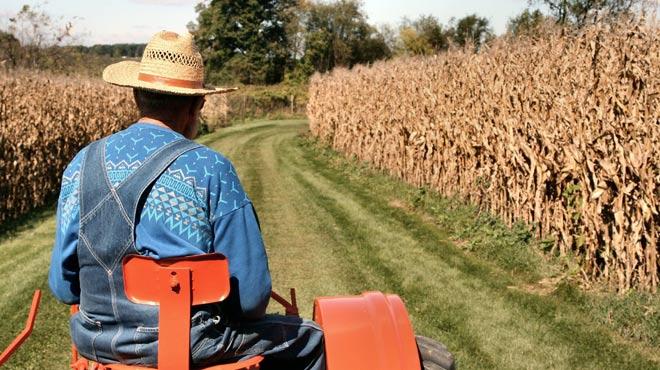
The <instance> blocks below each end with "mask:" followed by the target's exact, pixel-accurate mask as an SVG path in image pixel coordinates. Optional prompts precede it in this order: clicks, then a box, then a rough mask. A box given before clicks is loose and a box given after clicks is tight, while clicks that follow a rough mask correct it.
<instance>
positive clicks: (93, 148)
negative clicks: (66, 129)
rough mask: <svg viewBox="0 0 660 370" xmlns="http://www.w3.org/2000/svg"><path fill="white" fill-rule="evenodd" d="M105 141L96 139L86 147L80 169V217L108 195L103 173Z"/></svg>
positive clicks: (108, 190) (94, 207)
mask: <svg viewBox="0 0 660 370" xmlns="http://www.w3.org/2000/svg"><path fill="white" fill-rule="evenodd" d="M105 142H106V139H101V140H97V141H95V142H93V143H91V144H89V146H88V147H87V153H85V156H84V157H83V161H82V166H81V171H80V219H81V220H83V219H84V218H86V217H87V216H88V215H89V214H90V213H92V211H93V210H94V209H96V208H97V206H98V205H99V204H100V203H101V202H102V201H103V200H104V199H105V198H106V197H108V196H109V195H110V189H111V188H110V184H109V181H107V180H106V178H107V176H106V174H105Z"/></svg>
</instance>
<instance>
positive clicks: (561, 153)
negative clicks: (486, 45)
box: [308, 24, 660, 291]
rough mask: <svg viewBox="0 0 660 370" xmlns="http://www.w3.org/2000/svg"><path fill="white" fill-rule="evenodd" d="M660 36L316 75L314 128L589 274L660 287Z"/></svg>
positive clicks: (569, 41)
mask: <svg viewBox="0 0 660 370" xmlns="http://www.w3.org/2000/svg"><path fill="white" fill-rule="evenodd" d="M659 35H660V33H659V32H658V29H657V28H654V27H651V26H646V25H638V24H621V25H617V26H615V27H612V28H609V27H606V26H603V25H596V26H593V27H591V28H588V29H586V30H584V31H583V32H581V33H580V34H568V35H567V34H564V33H562V32H560V31H557V32H551V33H550V34H549V35H548V37H547V38H544V39H541V40H538V39H536V40H535V39H519V40H499V41H498V42H496V43H495V44H494V45H493V46H491V47H490V49H488V50H485V51H482V52H481V53H478V54H475V53H472V52H469V51H462V50H454V51H450V52H448V53H446V54H444V55H441V56H434V57H424V58H403V59H396V60H392V61H387V62H381V63H376V64H375V65H373V66H371V67H356V68H354V69H353V70H351V71H349V70H345V69H337V70H335V71H334V72H333V73H331V74H328V75H316V76H315V77H314V78H313V79H312V82H311V86H310V93H309V104H308V115H309V118H310V126H311V130H312V132H313V134H314V135H315V136H317V137H318V138H320V139H321V140H323V141H324V142H326V143H329V144H331V145H332V146H333V147H334V148H335V149H337V150H339V151H341V152H344V153H346V154H350V155H355V156H357V157H358V158H360V159H362V160H365V161H369V162H371V163H372V164H373V165H374V166H376V167H378V168H381V169H386V170H388V171H389V172H391V173H392V174H394V175H396V176H399V177H401V178H403V179H405V180H406V181H408V182H410V183H412V184H415V185H430V186H432V187H434V188H435V189H437V190H438V191H440V192H441V193H443V194H446V195H458V196H460V197H462V198H463V199H465V200H468V201H470V202H473V203H476V204H478V205H480V206H481V207H483V208H485V209H488V210H490V211H492V212H494V213H496V214H498V215H500V216H501V217H502V218H503V219H504V220H505V221H506V222H507V223H509V224H511V223H513V222H514V221H516V220H522V221H525V222H527V223H529V224H531V225H534V226H535V229H536V231H537V233H538V236H539V237H541V238H553V239H554V240H555V241H556V242H555V248H556V251H558V252H559V253H561V254H564V255H566V254H571V255H573V256H575V258H577V259H579V262H580V263H581V265H582V268H583V271H584V273H585V276H587V279H589V280H593V281H596V280H600V281H606V282H608V283H609V284H611V286H613V287H615V288H616V289H618V290H621V291H626V290H628V289H631V288H638V289H640V290H646V291H656V290H657V288H658V279H659V272H658V271H659V266H660V259H658V252H659V246H658V239H659V227H658V226H660V213H659V212H660V209H659V208H660V155H659V154H660V110H659V109H658V108H659V105H660V104H659V103H660V36H659Z"/></svg>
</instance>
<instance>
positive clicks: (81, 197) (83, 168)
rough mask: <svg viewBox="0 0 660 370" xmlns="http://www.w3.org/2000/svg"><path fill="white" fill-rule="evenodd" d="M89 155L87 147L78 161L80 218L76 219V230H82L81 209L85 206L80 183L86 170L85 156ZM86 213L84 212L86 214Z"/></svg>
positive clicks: (81, 183)
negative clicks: (79, 161)
mask: <svg viewBox="0 0 660 370" xmlns="http://www.w3.org/2000/svg"><path fill="white" fill-rule="evenodd" d="M88 155H89V149H87V152H85V155H84V156H83V158H82V161H81V163H80V181H78V194H79V196H78V199H79V202H80V219H79V220H78V230H82V228H81V226H82V220H83V214H82V213H83V211H84V210H85V208H84V207H83V193H82V185H83V179H84V178H85V176H83V175H84V173H85V172H87V171H85V165H86V163H87V156H88ZM86 215H87V214H85V216H86Z"/></svg>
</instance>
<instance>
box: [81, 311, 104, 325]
mask: <svg viewBox="0 0 660 370" xmlns="http://www.w3.org/2000/svg"><path fill="white" fill-rule="evenodd" d="M78 312H80V317H82V319H83V320H85V321H87V323H89V324H92V325H96V326H99V327H100V326H101V322H100V321H96V320H92V318H91V317H89V315H87V313H86V312H85V311H84V310H83V309H82V308H81V307H78Z"/></svg>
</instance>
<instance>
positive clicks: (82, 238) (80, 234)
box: [79, 232, 110, 272]
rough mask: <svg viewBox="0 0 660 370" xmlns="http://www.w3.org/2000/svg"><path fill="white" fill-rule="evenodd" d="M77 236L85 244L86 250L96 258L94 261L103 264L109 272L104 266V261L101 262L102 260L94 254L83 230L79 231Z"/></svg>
mask: <svg viewBox="0 0 660 370" xmlns="http://www.w3.org/2000/svg"><path fill="white" fill-rule="evenodd" d="M79 236H80V240H82V242H83V244H84V245H85V248H87V250H88V251H89V254H91V255H92V257H94V259H95V260H96V262H98V263H99V265H101V266H103V268H104V269H105V271H107V272H110V270H109V269H108V266H106V265H105V263H103V261H101V260H100V259H99V257H98V256H97V255H96V253H94V250H93V249H92V247H91V245H90V244H89V241H88V240H87V237H86V236H85V234H84V233H83V232H80V233H79Z"/></svg>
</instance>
